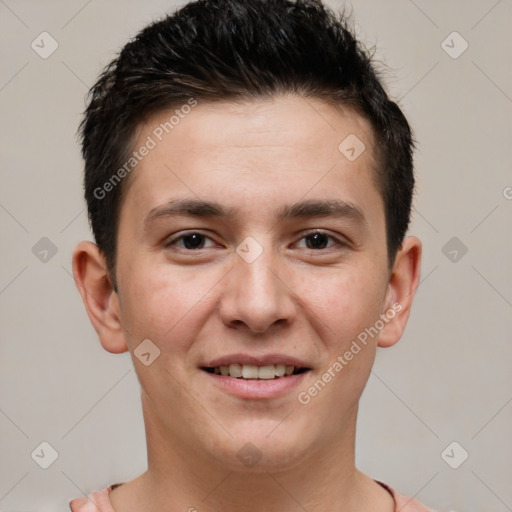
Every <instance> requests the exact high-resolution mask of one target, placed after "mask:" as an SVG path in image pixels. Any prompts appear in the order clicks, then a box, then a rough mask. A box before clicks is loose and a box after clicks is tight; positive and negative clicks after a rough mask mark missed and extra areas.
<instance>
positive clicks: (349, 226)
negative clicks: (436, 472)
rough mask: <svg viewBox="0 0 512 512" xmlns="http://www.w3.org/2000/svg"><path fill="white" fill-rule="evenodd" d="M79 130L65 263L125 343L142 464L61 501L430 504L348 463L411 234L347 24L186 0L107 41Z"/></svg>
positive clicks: (415, 507) (382, 120) (397, 321)
mask: <svg viewBox="0 0 512 512" xmlns="http://www.w3.org/2000/svg"><path fill="white" fill-rule="evenodd" d="M81 130H82V131H81V134H82V144H83V146H82V148H83V156H84V159H85V195H86V199H87V203H88V209H89V217H90V221H91V226H92V229H93V232H94V236H95V240H96V244H93V243H92V242H82V243H80V244H79V245H78V246H77V247H76V249H75V252H74V255H73V271H74V276H75V281H76V284H77V287H78V289H79V291H80V294H81V296H82V299H83V301H84V304H85V307H86V310H87V313H88V315H89V318H90V320H91V322H92V324H93V326H94V327H95V329H96V331H97V333H98V336H99V339H100V342H101V344H102V346H103V347H104V348H105V350H107V351H109V352H112V353H121V352H125V351H127V350H129V351H130V354H131V356H132V360H133V364H134V366H135V369H136V372H137V376H138V379H139V381H140V384H141V391H142V393H141V396H142V407H143V414H144V421H145V428H146V437H147V450H148V468H147V471H146V472H145V473H143V474H142V475H141V476H139V477H138V478H136V479H134V480H132V481H130V482H124V483H122V484H115V485H109V486H108V487H106V488H104V489H101V490H99V491H96V492H93V493H91V494H90V495H89V496H88V497H86V498H81V499H76V500H73V501H72V502H71V503H70V508H71V510H72V511H74V512H85V511H89V510H101V511H102V512H112V511H115V512H135V511H142V510H143V511H149V510H159V511H162V512H164V511H169V512H175V511H178V510H183V511H187V510H188V511H189V512H192V511H199V512H218V511H221V510H223V511H225V510H228V511H239V510H244V511H246V512H252V511H262V510H264V511H266V512H277V511H280V512H283V511H286V512H294V511H305V510H306V511H308V512H320V511H322V512H324V511H332V512H337V511H344V512H376V511H381V512H392V511H398V510H401V511H403V512H414V511H416V512H418V511H427V510H429V509H427V508H425V507H424V506H423V505H422V504H420V503H419V502H417V501H416V500H411V499H409V498H406V497H404V496H402V495H400V494H399V493H397V492H396V491H394V490H393V489H391V488H390V487H389V486H387V485H385V484H384V483H381V482H377V481H375V480H373V479H372V478H370V477H368V476H366V475H364V474H363V473H361V472H360V471H358V470H357V469H356V467H355V462H354V459H355V457H354V450H355V426H356V418H357V410H358V402H359V399H360V396H361V394H362V392H363V389H364V387H365V385H366V383H367V380H368V377H369V374H370V371H371V368H372V364H373V361H374V357H375V352H376V348H377V346H379V347H389V346H391V345H393V344H395V343H396V342H397V341H398V340H399V339H400V336H401V335H402V332H403V330H404V328H405V325H406V322H407V319H408V317H409V313H410V309H411V303H412V300H413V297H414V293H415V290H416V287H417V285H418V282H419V274H420V260H421V243H420V241H419V240H418V239H417V238H415V237H405V234H406V231H407V228H408V224H409V216H410V210H411V200H412V194H413V189H414V176H413V163H412V150H413V139H412V135H411V130H410V128H409V125H408V123H407V121H406V119H405V117H404V116H403V114H402V112H401V111H400V109H399V108H398V106H397V105H396V104H395V103H393V102H392V101H391V100H390V99H389V98H388V97H387V95H386V93H385V91H384V89H383V87H382V85H381V84H380V82H379V80H378V78H377V75H376V72H375V70H374V69H373V67H372V64H371V62H370V58H369V57H368V55H367V52H366V51H365V50H364V49H363V48H362V46H360V44H359V43H358V42H356V40H355V38H354V36H353V35H352V33H351V32H350V30H348V28H347V25H346V20H345V18H344V17H343V16H339V17H336V15H335V14H334V13H332V12H331V11H329V10H328V9H326V8H325V7H324V6H323V5H322V4H321V2H320V1H314V0H304V1H297V2H292V1H288V0H240V1H235V0H218V1H215V2H213V1H204V0H199V1H197V2H192V3H189V4H187V5H186V6H184V7H183V8H182V9H180V10H179V11H177V12H176V13H175V14H174V15H172V16H169V17H166V18H165V19H163V20H161V21H158V22H155V23H153V24H151V25H150V26H148V27H147V28H145V29H144V30H143V31H142V32H141V33H140V34H139V35H138V36H137V37H136V38H135V39H134V40H133V41H131V42H130V43H129V44H127V45H126V46H125V47H124V49H123V50H122V52H121V53H120V55H119V57H118V58H117V59H116V60H115V61H113V62H112V63H111V64H110V65H109V66H108V67H107V69H106V70H105V71H104V73H103V74H102V76H101V77H100V79H99V80H98V82H97V83H96V85H95V86H94V87H93V89H92V90H91V97H90V100H89V103H88V107H87V110H86V115H85V119H84V121H83V123H82V126H81Z"/></svg>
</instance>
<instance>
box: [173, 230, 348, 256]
mask: <svg viewBox="0 0 512 512" xmlns="http://www.w3.org/2000/svg"><path fill="white" fill-rule="evenodd" d="M192 235H201V236H202V237H204V238H209V239H210V240H211V238H210V237H209V236H207V235H205V234H204V233H201V232H200V231H189V232H188V233H184V234H182V235H179V236H177V237H175V238H172V239H170V240H167V241H166V242H165V243H164V247H165V248H166V249H167V248H170V247H172V246H173V245H175V244H176V242H179V241H181V240H183V239H184V238H187V237H189V236H192ZM313 235H324V236H326V237H327V238H330V239H332V240H334V241H335V242H336V245H335V246H334V247H336V246H339V247H347V246H348V245H349V244H348V243H346V242H343V241H341V240H340V239H339V238H336V237H335V236H333V235H330V234H328V233H326V232H324V231H320V230H315V231H311V232H308V233H306V234H304V235H303V236H302V237H301V238H300V240H303V239H304V238H308V237H310V236H313ZM332 248H333V247H326V248H323V249H308V248H306V250H308V251H313V252H321V251H327V250H329V249H332ZM179 249H180V250H183V251H185V252H190V253H193V252H198V251H201V250H202V249H186V248H184V247H180V248H179Z"/></svg>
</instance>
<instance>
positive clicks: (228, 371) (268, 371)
mask: <svg viewBox="0 0 512 512" xmlns="http://www.w3.org/2000/svg"><path fill="white" fill-rule="evenodd" d="M294 369H295V366H293V365H291V366H288V365H284V364H276V365H273V364H270V365H268V366H256V365H253V364H230V365H229V366H220V367H217V368H214V372H215V373H216V374H220V375H229V376H230V377H236V378H242V379H273V378H275V377H283V376H285V375H291V374H292V373H293V371H294Z"/></svg>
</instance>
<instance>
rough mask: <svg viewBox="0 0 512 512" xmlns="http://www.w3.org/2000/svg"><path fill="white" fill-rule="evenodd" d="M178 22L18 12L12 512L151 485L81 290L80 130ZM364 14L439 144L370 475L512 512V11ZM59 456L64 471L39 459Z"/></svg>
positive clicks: (11, 78)
mask: <svg viewBox="0 0 512 512" xmlns="http://www.w3.org/2000/svg"><path fill="white" fill-rule="evenodd" d="M328 4H329V5H330V6H333V7H340V6H341V5H342V3H341V2H335V1H331V2H328ZM177 5H178V4H177V3H174V2H171V1H163V0H151V1H145V2H142V1H126V0H125V1H122V2H121V1H113V0H111V1H108V2H107V1H100V0H89V1H84V0H72V1H64V0H60V1H48V0H46V1H35V0H33V1H29V0H19V1H15V0H0V27H1V30H0V34H1V36H0V52H1V69H0V112H1V126H0V130H1V141H2V149H1V166H0V172H1V180H2V186H1V189H0V227H1V233H2V265H1V266H0V315H1V333H2V340H1V344H0V445H1V454H0V510H3V511H14V510H16V511H35V510H39V511H44V510H57V509H59V508H60V510H67V503H68V501H69V500H70V499H71V498H75V497H79V496H82V495H83V494H84V493H89V492H90V491H91V490H95V489H100V488H103V487H105V486H106V485H108V484H110V483H114V482H120V481H125V480H127V479H131V478H134V477H135V476H137V475H138V474H140V473H142V472H143V471H144V470H145V468H146V465H145V463H146V459H145V439H144V430H143V423H142V417H141V410H140V403H139V400H140V398H139V386H138V382H137V380H136V376H135V373H134V371H133V369H132V364H131V361H130V359H129V355H128V354H122V355H113V354H109V353H107V352H105V351H104V350H103V349H102V348H101V346H100V344H99V342H98V340H97V337H96V333H95V332H94V330H93V328H92V327H91V325H90V324H89V321H88V318H87V316H86V313H85V310H84V308H83V306H82V303H81V299H80V297H79V294H78V292H77V290H76V289H75V285H74V282H73V279H72V277H71V253H72V250H73V247H74V245H75V244H76V243H77V242H78V241H80V240H82V239H85V238H90V233H89V229H88V225H87V219H86V214H85V209H84V208H85V205H84V201H83V199H82V184H81V179H82V174H81V173H82V161H81V158H80V154H79V148H78V146H77V144H76V139H75V132H76V129H77V126H78V123H79V121H80V119H81V112H82V111H83V108H84V95H85V93H86V92H87V90H88V88H89V87H90V86H91V85H92V84H93V83H94V81H95V79H96V77H97V75H98V74H99V72H100V71H101V69H102V67H103V66H104V65H106V64H107V63H108V61H109V60H110V59H111V58H113V56H114V53H115V52H117V51H118V50H119V49H120V48H121V47H122V45H123V44H124V43H125V42H126V41H127V39H128V38H129V37H131V36H133V35H134V34H135V33H136V32H137V31H138V30H139V29H140V28H142V27H143V26H144V25H145V24H147V23H148V22H149V21H151V20H152V19H154V18H155V17H157V16H160V15H161V14H163V13H164V12H166V11H170V10H173V9H174V7H175V6H177ZM347 5H350V4H347ZM352 7H353V12H354V15H355V18H356V27H357V31H358V33H359V35H360V36H361V37H362V38H363V40H364V41H365V42H366V43H367V44H368V45H373V44H376V45H377V50H378V51H377V57H378V59H380V60H381V61H382V62H385V63H386V64H387V65H388V66H389V67H390V69H391V72H388V73H387V74H386V76H387V84H388V89H389V91H390V92H391V94H392V95H393V96H394V97H395V98H397V99H399V100H400V104H401V106H402V107H403V109H404V111H405V113H406V115H407V116H408V118H409V120H410V122H411V124H412V126H413V128H414V130H415V134H416V138H417V140H418V141H419V148H418V151H417V154H416V169H417V176H418V194H417V197H416V203H415V211H414V217H413V223H412V226H411V229H410V233H411V234H414V235H416V236H419V237H420V238H421V240H422V241H423V243H424V259H423V263H422V282H421V285H420V288H419V290H418V293H417V297H416V300H415V304H414V307H413V311H412V316H411V318H410V321H409V324H408V327H407V329H406V332H405V335H404V336H403V339H402V340H401V341H400V343H398V345H396V346H395V347H393V348H389V349H379V352H378V354H377V361H376V365H375V367H374V372H373V374H372V376H371V378H370V380H369V383H368V386H367V388H366V390H365V392H364V395H363V398H362V402H361V411H360V417H359V434H358V439H357V462H358V465H359V467H360V469H361V470H363V471H365V472H366V473H368V474H369V475H371V476H372V477H373V478H376V479H380V480H382V481H384V482H387V483H388V484H390V485H391V486H393V487H395V488H396V489H397V490H399V491H400V492H401V493H403V494H408V495H410V496H416V497H417V498H418V499H419V500H421V501H423V502H424V503H426V504H428V505H430V506H431V507H433V508H436V509H438V510H440V511H441V510H443V511H448V510H457V511H467V512H477V511H482V510H485V511H496V512H505V511H507V510H512V481H511V480H512V477H511V474H512V471H511V470H512V468H511V460H512V443H511V432H512V403H511V402H512V377H511V373H512V372H511V362H512V343H511V341H512V340H511V335H510V332H511V328H512V315H511V313H512V309H511V308H512V271H511V266H510V262H511V261H512V241H511V236H510V235H511V232H512V231H511V222H510V220H511V218H512V188H507V187H512V172H511V170H512V165H511V164H512V162H511V159H512V158H511V156H512V151H511V144H512V138H511V135H512V70H511V63H512V44H511V43H512V35H511V26H512V25H511V22H512V3H511V1H510V0H508V1H506V0H501V1H496V0H481V1H462V0H459V1H449V2H446V1H441V0H437V1H428V2H427V1H420V0H415V1H414V2H413V1H412V0H393V1H389V0H388V1H386V2H382V1H381V2H379V1H377V0H364V1H355V2H353V3H352ZM43 31H47V32H49V33H50V34H51V36H52V37H53V38H54V39H55V40H56V41H57V42H58V45H59V47H58V49H57V50H56V51H55V52H54V53H53V54H52V55H51V56H49V57H48V58H47V59H43V58H41V57H40V56H39V54H38V53H36V52H35V51H34V50H33V49H32V48H31V42H32V41H33V40H36V42H37V41H40V38H38V36H39V34H40V33H41V32H43ZM454 31H457V32H458V33H459V34H460V35H461V36H462V38H463V39H464V40H465V41H467V43H468V44H469V47H468V48H467V50H466V51H464V52H463V53H462V54H461V55H459V56H458V57H457V58H453V55H455V54H458V53H460V51H461V50H462V49H463V45H464V41H463V40H462V39H460V38H458V36H456V35H455V36H453V35H452V36H450V37H448V36H449V35H450V34H451V33H452V32H454ZM447 37H448V39H446V38H447ZM444 40H446V42H445V43H444V44H442V42H443V41H444ZM45 48H46V49H48V48H49V44H48V41H47V43H46V44H45ZM447 51H449V52H451V53H452V56H450V55H449V54H448V53H447ZM43 237H47V238H48V239H49V240H51V242H52V244H53V245H54V246H55V248H56V249H57V252H56V254H54V255H52V252H51V250H50V252H48V253H47V254H45V253H44V249H45V248H46V249H47V250H48V242H47V241H42V242H39V241H40V239H41V238H43ZM452 237H456V238H457V240H455V241H452V242H450V243H449V245H448V246H446V244H447V243H448V242H449V241H450V240H451V239H452ZM38 242H39V245H36V244H38ZM45 244H46V245H45ZM34 246H36V248H35V249H33V248H34ZM464 247H467V253H466V254H463V249H464ZM50 249H51V248H50ZM454 251H456V252H454ZM45 259H46V261H45ZM43 441H46V442H48V443H50V445H52V446H53V447H54V449H55V450H56V451H57V452H58V455H59V456H58V458H57V460H56V461H55V462H54V463H53V464H52V465H51V466H50V467H49V468H48V469H42V468H41V467H39V465H38V464H36V462H35V461H34V460H33V459H32V458H31V453H32V452H33V451H34V450H35V449H36V448H37V447H38V446H39V445H40V443H41V442H43ZM453 441H456V442H457V443H459V445H460V447H459V445H457V446H455V448H454V449H453V451H451V449H450V450H448V456H446V452H445V456H444V459H443V456H442V453H443V452H444V450H445V448H446V447H447V446H448V445H449V444H450V443H452V442H453ZM461 447H462V448H461ZM462 449H464V450H466V451H467V452H468V453H469V458H468V459H467V460H466V461H465V462H464V463H463V464H462V465H460V467H458V469H452V467H450V466H449V465H448V464H447V462H445V460H447V461H449V462H450V463H451V464H452V465H456V464H457V463H460V461H461V455H462V454H463V452H462ZM39 451H40V450H39ZM36 452H37V450H36ZM46 453H47V454H48V453H49V452H48V450H47V451H46ZM45 456H46V455H45ZM35 458H36V457H35ZM205 494H207V490H205Z"/></svg>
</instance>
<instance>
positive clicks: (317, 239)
mask: <svg viewBox="0 0 512 512" xmlns="http://www.w3.org/2000/svg"><path fill="white" fill-rule="evenodd" d="M327 238H328V237H327V235H324V234H323V233H313V234H312V235H309V236H308V237H307V239H308V240H313V243H312V244H308V246H309V245H313V247H308V248H309V249H311V248H313V249H324V248H325V247H324V246H325V243H326V242H327Z"/></svg>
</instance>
